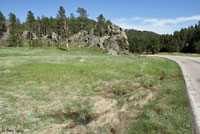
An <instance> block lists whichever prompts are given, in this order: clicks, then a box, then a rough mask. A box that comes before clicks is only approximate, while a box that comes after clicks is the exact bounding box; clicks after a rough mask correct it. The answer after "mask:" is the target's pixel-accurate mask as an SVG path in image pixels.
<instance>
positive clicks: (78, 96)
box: [0, 47, 192, 134]
mask: <svg viewBox="0 0 200 134" xmlns="http://www.w3.org/2000/svg"><path fill="white" fill-rule="evenodd" d="M70 50H71V51H70V52H69V53H66V52H65V51H62V50H59V49H56V48H53V47H52V48H36V49H29V48H4V47H2V48H0V71H4V70H8V69H9V70H10V71H11V72H10V73H7V74H6V73H0V133H2V134H6V133H25V134H29V133H30V134H59V133H60V134H70V133H72V134H73V133H77V134H79V133H81V134H93V133H102V134H103V133H105V134H138V133H140V134H154V133H155V134H159V133H160V134H174V133H176V134H190V133H192V121H191V119H190V110H189V104H188V101H187V98H186V93H185V89H184V79H183V76H182V73H181V70H180V68H179V67H178V65H177V64H176V63H175V62H172V61H170V60H167V59H162V58H158V57H141V56H110V55H107V54H105V53H102V52H101V51H100V50H99V49H98V48H84V49H80V48H75V47H72V48H70Z"/></svg>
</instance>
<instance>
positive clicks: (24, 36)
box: [22, 31, 38, 40]
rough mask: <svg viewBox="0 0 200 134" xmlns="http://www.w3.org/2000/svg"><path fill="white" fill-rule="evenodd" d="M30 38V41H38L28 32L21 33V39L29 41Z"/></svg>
mask: <svg viewBox="0 0 200 134" xmlns="http://www.w3.org/2000/svg"><path fill="white" fill-rule="evenodd" d="M30 36H31V40H37V39H38V37H37V36H36V35H35V34H34V33H31V32H29V31H24V32H23V33H22V37H23V38H24V39H30Z"/></svg>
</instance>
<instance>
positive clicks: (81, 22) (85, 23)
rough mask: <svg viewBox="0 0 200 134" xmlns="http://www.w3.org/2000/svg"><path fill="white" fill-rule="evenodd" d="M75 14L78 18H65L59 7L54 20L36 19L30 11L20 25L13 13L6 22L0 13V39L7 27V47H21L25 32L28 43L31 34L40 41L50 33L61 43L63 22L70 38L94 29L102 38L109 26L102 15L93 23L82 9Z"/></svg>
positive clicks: (108, 22) (109, 22) (63, 32)
mask: <svg viewBox="0 0 200 134" xmlns="http://www.w3.org/2000/svg"><path fill="white" fill-rule="evenodd" d="M77 13H78V14H79V16H78V17H75V15H74V14H73V13H71V14H70V17H66V14H65V9H64V8H63V7H62V6H60V8H59V10H58V13H57V15H56V17H55V18H53V17H46V16H42V17H39V16H38V17H37V18H36V17H35V16H34V13H33V12H32V11H28V13H27V17H26V21H25V22H24V23H21V22H20V20H19V18H17V17H16V15H15V14H14V13H10V14H9V18H8V20H7V19H6V18H5V16H4V15H3V13H2V12H1V11H0V39H1V37H2V36H3V33H5V32H6V30H7V29H8V28H7V27H9V30H10V34H9V38H8V44H9V45H8V46H20V45H22V44H23V42H22V40H23V39H22V33H23V31H25V30H26V31H28V32H29V33H28V37H27V38H28V39H29V41H30V42H29V43H32V38H33V33H34V34H35V35H36V36H37V37H38V40H40V38H41V37H42V36H44V35H48V36H51V34H52V32H55V33H56V34H57V35H58V36H60V37H61V40H60V41H62V40H63V39H64V38H65V28H64V23H65V21H66V22H67V26H68V36H72V35H74V34H76V33H78V32H80V31H88V32H90V31H91V29H94V34H95V35H96V36H103V35H105V34H106V33H107V30H108V29H107V27H108V25H110V24H111V21H110V20H106V19H105V17H104V16H103V15H102V14H100V15H99V16H98V17H97V21H95V20H92V19H89V18H88V16H89V15H88V13H87V10H86V9H84V8H80V7H79V8H78V9H77ZM37 42H38V41H37Z"/></svg>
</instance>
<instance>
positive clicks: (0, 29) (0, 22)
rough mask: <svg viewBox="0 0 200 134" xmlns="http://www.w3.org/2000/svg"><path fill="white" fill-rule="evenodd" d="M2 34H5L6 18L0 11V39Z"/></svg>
mask: <svg viewBox="0 0 200 134" xmlns="http://www.w3.org/2000/svg"><path fill="white" fill-rule="evenodd" d="M4 32H6V18H5V16H4V15H3V13H2V12H1V11H0V38H1V37H2V36H3V33H4Z"/></svg>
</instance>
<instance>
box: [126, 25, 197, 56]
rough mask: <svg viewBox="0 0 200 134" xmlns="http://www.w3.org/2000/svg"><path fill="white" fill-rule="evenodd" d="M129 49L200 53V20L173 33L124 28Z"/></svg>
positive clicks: (136, 51)
mask: <svg viewBox="0 0 200 134" xmlns="http://www.w3.org/2000/svg"><path fill="white" fill-rule="evenodd" d="M126 34H127V36H128V41H129V49H130V51H131V52H133V53H142V52H146V53H152V54H155V53H158V52H169V53H174V52H183V53H200V21H199V22H198V24H195V26H189V27H188V28H182V29H181V30H180V31H175V32H174V33H173V34H163V35H159V34H156V33H153V32H147V31H137V30H133V29H132V30H126Z"/></svg>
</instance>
